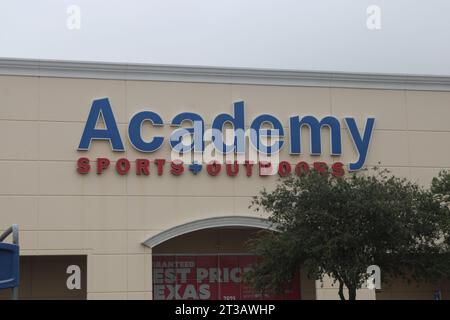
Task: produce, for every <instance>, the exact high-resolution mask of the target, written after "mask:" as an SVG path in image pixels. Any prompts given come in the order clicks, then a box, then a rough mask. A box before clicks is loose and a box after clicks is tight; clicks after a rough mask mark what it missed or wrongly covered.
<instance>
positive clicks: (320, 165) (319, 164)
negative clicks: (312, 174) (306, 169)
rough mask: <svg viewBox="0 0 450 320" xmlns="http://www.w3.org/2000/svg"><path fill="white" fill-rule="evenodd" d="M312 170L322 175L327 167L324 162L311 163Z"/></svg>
mask: <svg viewBox="0 0 450 320" xmlns="http://www.w3.org/2000/svg"><path fill="white" fill-rule="evenodd" d="M313 167H314V169H315V170H316V171H317V172H319V173H324V172H327V171H328V165H327V164H326V163H325V162H320V161H318V162H314V163H313Z"/></svg>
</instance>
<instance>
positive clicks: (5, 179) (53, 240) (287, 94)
mask: <svg viewBox="0 0 450 320" xmlns="http://www.w3.org/2000/svg"><path fill="white" fill-rule="evenodd" d="M101 97H109V99H110V102H111V105H112V108H113V111H114V113H115V116H116V120H117V121H118V123H119V129H120V130H121V134H122V140H123V142H124V144H125V148H126V152H125V153H113V152H112V151H111V150H110V145H109V143H108V142H97V141H96V142H93V144H92V146H91V150H90V151H88V152H78V151H77V150H76V149H77V146H78V143H79V140H80V138H81V134H82V130H83V127H84V124H85V121H86V118H87V115H88V112H89V109H90V106H91V103H92V100H93V99H95V98H101ZM241 99H242V100H244V101H245V103H246V121H247V124H248V123H249V121H251V119H253V118H254V116H256V115H259V114H262V113H270V114H273V115H275V116H277V117H278V118H279V119H280V120H281V121H282V122H283V124H284V125H285V126H287V121H288V117H289V116H291V115H307V114H312V115H315V116H317V117H320V116H325V115H330V114H331V115H335V116H337V117H344V116H353V117H356V118H357V120H358V123H359V124H362V121H363V119H365V118H366V117H368V116H374V117H375V118H376V124H375V132H374V136H373V139H372V145H371V149H370V150H369V155H368V159H367V162H366V164H367V165H368V166H373V165H376V164H378V162H381V165H382V166H383V167H387V168H388V169H390V170H392V171H393V172H394V173H395V174H398V175H400V176H404V177H408V178H411V179H413V180H418V181H420V182H421V183H424V184H427V183H429V182H430V180H431V178H432V177H433V175H436V174H437V173H438V171H439V170H441V169H442V168H447V167H450V148H448V141H450V125H449V123H448V119H449V118H450V92H431V91H427V92H425V91H406V90H371V89H339V88H313V87H289V86H258V85H231V84H202V83H177V82H155V81H125V80H92V79H72V78H46V77H20V76H0V181H1V182H0V203H1V208H2V212H1V218H0V229H4V228H6V227H7V226H9V225H10V224H12V223H18V224H19V226H20V230H21V249H22V254H24V255H44V254H77V253H82V254H87V255H88V298H90V299H95V298H120V299H122V298H123V299H126V298H133V299H134V298H143V299H144V298H150V297H151V250H150V249H149V248H146V247H144V246H142V245H141V242H142V241H144V240H146V239H147V238H149V237H150V236H152V235H155V234H157V233H158V232H160V231H163V230H166V229H168V228H170V227H173V226H176V225H179V224H181V223H185V222H189V221H193V220H197V219H202V218H207V217H213V216H223V215H252V216H253V215H255V213H253V212H252V211H251V210H250V209H248V205H249V202H250V200H251V196H253V195H254V194H255V193H256V192H257V191H258V190H260V189H261V188H262V187H263V186H269V187H270V186H271V185H273V184H274V182H275V181H276V177H264V178H261V177H259V176H257V175H254V176H252V177H250V178H248V177H246V176H245V175H243V174H240V175H239V176H238V177H234V178H231V177H228V176H226V175H221V176H219V177H215V178H212V177H210V176H208V175H207V174H206V173H205V172H202V173H203V174H200V175H198V176H196V177H193V176H192V175H191V174H190V173H189V174H188V173H186V174H184V175H182V176H180V177H174V176H172V175H170V174H169V173H166V174H164V175H163V176H161V177H159V176H156V175H155V174H154V173H155V170H153V174H152V175H151V176H149V177H138V176H136V175H135V174H132V173H130V174H129V175H128V176H126V177H124V176H119V175H118V174H116V173H115V172H114V171H113V170H112V168H110V170H109V171H108V172H106V173H105V174H103V175H101V176H98V175H96V174H95V173H93V172H91V173H90V174H88V175H79V174H77V172H76V170H75V168H76V166H75V162H76V160H77V158H79V157H80V156H87V157H89V158H91V159H94V158H95V157H97V156H102V157H108V158H110V159H112V160H113V159H117V158H118V157H127V158H128V159H130V160H133V159H135V158H137V157H148V158H150V159H155V158H166V159H169V147H168V145H167V144H165V146H164V147H163V148H162V149H160V150H159V151H157V152H156V153H155V154H154V155H153V154H151V155H148V156H145V155H143V154H141V153H139V152H137V151H135V150H134V149H133V148H132V147H131V146H130V144H129V142H128V139H127V138H126V128H127V124H128V120H129V118H130V117H131V116H132V115H133V114H134V113H135V112H137V111H141V110H144V109H150V110H154V111H156V112H157V113H159V114H160V115H161V116H162V117H163V120H164V121H165V122H166V123H169V122H170V121H171V119H172V117H173V116H174V115H176V114H178V113H179V112H181V111H194V112H198V113H200V114H201V115H202V116H203V117H204V119H205V121H206V123H207V124H210V123H211V121H212V119H213V118H214V116H215V115H216V114H218V113H222V112H225V113H231V112H232V103H233V101H236V100H241ZM150 131H151V133H157V132H161V133H162V134H164V135H165V136H167V133H168V132H170V128H169V127H168V126H166V127H165V128H161V129H152V130H150ZM342 131H343V132H342V143H343V156H342V157H338V158H333V157H331V156H329V155H328V154H327V151H328V150H329V147H328V146H329V141H328V139H327V138H324V139H323V146H322V147H323V150H324V155H323V156H321V157H319V158H317V157H311V156H309V155H306V154H305V155H302V156H290V155H288V151H287V146H285V147H284V149H283V151H282V152H281V158H282V159H285V160H290V161H292V162H293V163H294V162H297V161H299V160H305V161H308V162H312V161H315V160H319V159H320V160H321V161H326V162H334V161H342V162H344V163H348V162H349V161H354V160H355V158H356V154H355V152H354V150H353V147H352V145H351V142H350V141H351V140H350V138H349V136H348V133H347V132H346V129H345V128H343V129H342ZM149 133H150V132H149ZM324 137H326V135H324ZM303 142H304V143H305V144H304V145H303V148H304V150H309V147H308V143H307V136H304V141H303ZM113 164H114V163H112V165H113ZM222 173H223V172H222ZM320 290H321V289H318V291H320ZM324 290H331V288H330V289H327V286H325V289H324ZM323 292H324V293H323V294H322V295H321V293H320V292H319V293H318V294H317V296H318V297H329V294H328V293H326V292H328V291H326V292H325V291H323Z"/></svg>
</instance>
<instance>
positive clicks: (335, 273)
mask: <svg viewBox="0 0 450 320" xmlns="http://www.w3.org/2000/svg"><path fill="white" fill-rule="evenodd" d="M449 177H450V175H449V176H447V178H449ZM448 181H450V179H447V182H448ZM435 184H437V183H435ZM448 186H450V183H448V184H446V187H448ZM446 190H447V191H450V189H449V188H447V189H446ZM252 207H253V208H255V210H256V211H264V212H266V213H268V214H269V220H270V221H271V222H272V223H273V224H274V227H275V228H276V230H277V231H278V232H272V233H264V234H262V235H261V236H260V237H257V238H256V239H254V240H252V241H251V243H250V244H251V248H252V249H253V251H254V252H255V253H256V254H258V255H260V256H262V258H263V259H262V261H261V262H260V263H258V264H257V265H255V266H254V268H253V270H252V271H250V272H249V273H248V274H247V281H249V282H250V284H252V285H253V287H254V288H255V289H257V290H258V291H260V292H270V291H271V292H281V291H282V290H283V289H284V288H285V287H286V284H287V283H288V282H289V281H290V280H291V279H292V278H293V276H294V275H295V273H296V272H298V270H299V268H300V266H301V267H302V268H303V269H304V270H306V272H307V274H308V276H309V277H310V278H313V279H323V276H324V275H328V276H330V277H332V278H333V279H334V280H335V282H338V284H339V297H340V298H341V299H342V300H345V295H344V287H346V288H347V289H348V299H349V300H354V299H355V298H356V290H357V289H359V288H361V287H362V285H363V284H364V283H365V282H366V280H367V279H368V276H369V275H368V274H367V267H368V266H370V265H378V266H379V267H380V268H381V272H382V276H383V277H386V276H387V277H391V276H392V277H400V276H402V277H404V278H408V279H414V280H419V281H420V280H430V279H435V278H439V277H442V276H447V275H448V274H449V272H448V268H449V267H450V259H449V255H448V252H449V223H448V222H449V221H450V211H449V210H448V208H447V207H444V206H442V205H441V204H440V203H439V201H437V200H436V196H433V193H432V192H431V191H430V190H426V189H424V188H422V187H420V186H419V185H417V184H415V183H412V182H409V181H407V180H406V179H401V178H397V177H394V176H392V175H390V174H389V172H388V171H386V170H380V169H375V170H374V172H373V174H367V173H352V174H349V175H348V176H347V177H345V178H344V177H342V178H336V177H333V176H332V175H331V174H328V173H318V172H315V171H314V172H311V173H309V174H305V175H303V176H300V177H297V176H290V177H286V178H283V179H281V181H280V183H279V184H278V186H277V187H276V188H275V189H274V190H273V191H271V192H269V191H267V190H265V189H264V190H263V191H262V192H260V194H259V195H258V196H256V197H255V198H254V200H253V202H252Z"/></svg>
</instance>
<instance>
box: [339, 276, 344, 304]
mask: <svg viewBox="0 0 450 320" xmlns="http://www.w3.org/2000/svg"><path fill="white" fill-rule="evenodd" d="M338 281H339V298H341V300H345V296H344V282H343V281H342V280H338Z"/></svg>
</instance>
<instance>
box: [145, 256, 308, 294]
mask: <svg viewBox="0 0 450 320" xmlns="http://www.w3.org/2000/svg"><path fill="white" fill-rule="evenodd" d="M257 259H258V258H257V257H256V256H253V255H198V256H194V255H188V256H179V255H154V256H153V299H155V300H245V299H283V300H293V299H300V278H299V275H298V274H297V275H296V277H295V278H294V279H293V281H292V283H291V285H290V286H289V287H288V289H287V290H286V291H285V292H284V293H283V294H279V295H261V294H258V293H255V292H254V291H253V290H252V288H251V287H250V286H249V285H248V284H246V283H245V282H244V281H243V274H245V272H246V271H248V270H249V269H250V268H251V266H252V265H253V264H254V263H256V262H257Z"/></svg>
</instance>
